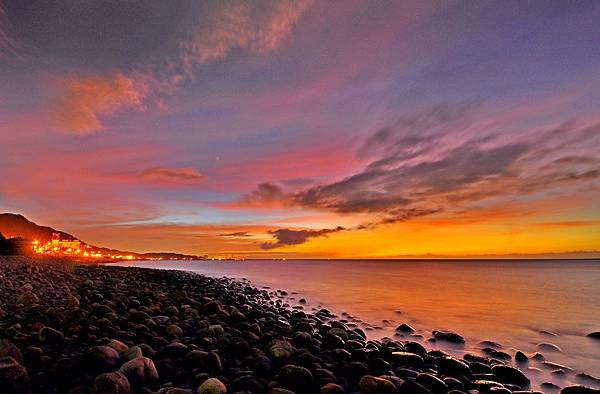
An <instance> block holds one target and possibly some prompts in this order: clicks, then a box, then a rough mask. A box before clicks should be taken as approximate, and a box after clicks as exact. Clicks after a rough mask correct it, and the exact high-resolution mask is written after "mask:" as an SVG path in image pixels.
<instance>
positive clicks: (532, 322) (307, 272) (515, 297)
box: [120, 260, 600, 386]
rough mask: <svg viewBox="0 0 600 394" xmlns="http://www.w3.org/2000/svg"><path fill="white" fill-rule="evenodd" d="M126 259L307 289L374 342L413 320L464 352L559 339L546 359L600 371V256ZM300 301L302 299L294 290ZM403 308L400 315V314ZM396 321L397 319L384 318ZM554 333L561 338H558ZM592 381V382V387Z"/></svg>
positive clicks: (570, 378) (313, 302) (542, 377)
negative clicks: (450, 334) (461, 342)
mask: <svg viewBox="0 0 600 394" xmlns="http://www.w3.org/2000/svg"><path fill="white" fill-rule="evenodd" d="M120 265H135V266H141V267H151V268H167V269H181V270H189V271H194V272H199V273H203V274H207V275H213V276H228V277H233V278H238V279H240V278H242V277H245V278H248V279H249V280H251V281H252V282H253V283H254V284H255V285H261V286H262V285H268V286H270V287H272V288H273V289H285V290H287V291H289V292H298V293H299V294H301V296H302V297H305V298H307V299H308V301H309V304H308V306H307V309H309V310H310V308H311V307H314V308H318V307H321V306H323V307H327V308H328V309H330V310H332V311H333V312H335V313H338V314H340V313H342V312H347V313H349V314H350V315H352V316H353V317H356V318H359V319H360V320H362V321H363V322H365V323H362V324H361V327H363V328H372V329H369V330H368V331H367V334H368V335H369V336H370V337H371V338H378V337H379V338H380V337H383V336H390V337H392V336H393V334H394V331H395V330H394V329H395V327H396V326H397V325H398V324H400V323H402V322H405V323H409V324H411V325H412V326H413V327H415V328H417V329H418V333H419V334H422V335H423V336H424V338H425V342H426V339H427V338H429V337H430V336H431V331H432V330H434V329H438V330H439V329H441V330H452V331H456V332H458V333H460V334H462V335H463V336H465V338H466V339H467V344H466V345H465V346H464V347H463V348H456V347H452V346H451V345H444V344H442V343H440V342H438V343H437V344H432V343H428V342H427V345H426V346H427V347H429V348H442V349H444V350H446V351H449V352H451V353H453V354H455V355H458V354H460V353H463V352H464V351H477V352H478V353H481V352H480V349H481V347H482V346H481V345H479V344H478V342H479V341H481V340H494V341H496V342H499V343H501V344H502V345H503V349H502V350H503V351H505V352H507V353H510V354H511V355H513V354H514V352H515V351H516V350H522V351H524V352H525V353H526V354H532V353H533V352H535V351H536V350H537V349H536V346H537V344H539V343H542V342H550V343H553V344H555V345H557V346H559V347H560V348H561V349H562V352H561V353H550V352H542V353H544V354H545V355H546V360H549V361H553V362H557V363H560V364H564V365H567V366H569V367H571V368H573V369H574V371H575V372H577V371H585V372H587V373H589V374H592V375H594V376H600V341H594V340H592V339H589V338H587V337H586V336H585V335H586V334H587V333H589V332H592V331H600V261H598V260H588V261H582V260H562V261H472V260H471V261H380V260H378V261H373V260H332V261H321V260H297V261H289V260H288V261H270V260H269V261H243V262H212V261H141V262H126V263H120ZM289 297H292V298H295V299H294V300H290V302H292V303H294V302H295V301H297V299H298V298H299V297H300V296H298V295H294V294H290V295H289ZM398 311H400V312H401V313H398ZM384 320H388V321H389V323H387V324H386V323H384ZM552 334H555V335H552ZM530 366H532V367H539V368H541V369H542V370H543V371H544V373H543V374H539V373H538V374H535V373H533V372H530V373H529V375H530V377H531V378H532V380H533V381H534V382H535V383H536V384H535V386H537V384H539V383H541V382H543V381H552V382H554V383H556V384H558V385H559V386H564V385H566V384H567V383H568V382H578V383H581V382H579V381H577V380H576V379H575V378H574V374H572V373H571V374H568V375H567V377H566V378H558V377H556V376H553V375H551V374H550V369H548V368H546V367H544V366H542V365H539V363H537V362H531V363H530ZM587 384H588V385H589V383H587Z"/></svg>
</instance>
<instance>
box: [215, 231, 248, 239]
mask: <svg viewBox="0 0 600 394" xmlns="http://www.w3.org/2000/svg"><path fill="white" fill-rule="evenodd" d="M251 236H252V234H250V233H249V232H247V231H236V232H233V233H225V234H219V237H228V238H246V237H251Z"/></svg>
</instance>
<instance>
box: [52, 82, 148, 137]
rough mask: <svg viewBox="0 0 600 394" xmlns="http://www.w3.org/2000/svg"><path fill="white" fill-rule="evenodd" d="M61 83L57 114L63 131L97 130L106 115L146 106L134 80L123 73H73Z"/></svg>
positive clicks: (87, 131) (88, 131)
mask: <svg viewBox="0 0 600 394" xmlns="http://www.w3.org/2000/svg"><path fill="white" fill-rule="evenodd" d="M59 84H60V86H61V89H62V94H61V95H62V97H61V98H60V99H59V100H58V104H57V108H56V113H55V116H56V119H57V123H58V127H59V129H60V130H63V131H67V132H72V133H75V134H89V133H93V132H96V131H99V130H101V129H102V128H103V124H102V119H101V118H102V117H105V116H110V115H113V114H115V113H117V112H119V111H122V110H125V109H131V108H141V105H142V95H141V93H140V91H139V90H138V88H136V86H135V83H134V81H133V80H132V79H131V78H129V77H126V76H125V75H123V74H121V73H114V74H110V75H85V76H70V77H67V78H64V79H62V80H60V82H59Z"/></svg>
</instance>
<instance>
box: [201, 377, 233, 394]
mask: <svg viewBox="0 0 600 394" xmlns="http://www.w3.org/2000/svg"><path fill="white" fill-rule="evenodd" d="M197 393H198V394H226V393H227V387H225V385H224V384H223V382H221V381H220V380H219V379H217V378H209V379H206V380H205V381H204V383H202V384H201V385H200V387H198V390H197Z"/></svg>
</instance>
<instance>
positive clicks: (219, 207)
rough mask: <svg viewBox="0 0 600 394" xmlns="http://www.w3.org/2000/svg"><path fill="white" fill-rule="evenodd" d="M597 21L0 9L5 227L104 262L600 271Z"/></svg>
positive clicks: (561, 11)
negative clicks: (49, 229)
mask: <svg viewBox="0 0 600 394" xmlns="http://www.w3.org/2000/svg"><path fill="white" fill-rule="evenodd" d="M598 20H600V3H598V2H597V1H578V2H543V1H511V0H509V1H497V2H496V1H484V2H462V1H453V0H451V1H436V2H429V1H389V2H388V1H381V2H369V1H354V0H349V1H343V2H316V1H314V2H313V1H310V0H297V1H285V0H281V1H247V2H246V1H235V0H232V1H227V0H225V1H193V0H173V1H169V2H165V1H159V0H155V1H150V0H148V1H138V0H129V1H122V0H106V1H102V2H97V1H91V0H61V1H52V0H0V180H1V181H0V211H3V212H14V213H21V214H23V215H25V216H26V217H28V218H29V219H30V220H33V221H35V222H36V223H38V224H43V225H50V226H53V227H55V228H57V229H61V230H63V231H67V232H70V233H72V234H74V235H76V236H77V237H79V238H80V239H82V240H84V241H86V242H89V243H91V244H94V245H98V246H106V247H113V248H120V249H125V250H133V251H136V252H145V251H176V252H184V253H192V254H209V255H211V256H238V257H255V258H261V257H289V258H294V257H297V258H304V257H322V258H350V257H352V258H359V257H370V258H386V257H406V256H455V257H458V256H480V255H485V256H489V255H507V254H527V255H536V254H537V255H539V254H548V253H550V254H552V255H557V256H559V255H561V254H563V253H570V254H572V253H574V252H575V253H578V252H594V251H596V252H597V251H599V250H600V50H599V46H598V44H599V43H600V25H599V24H598Z"/></svg>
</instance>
